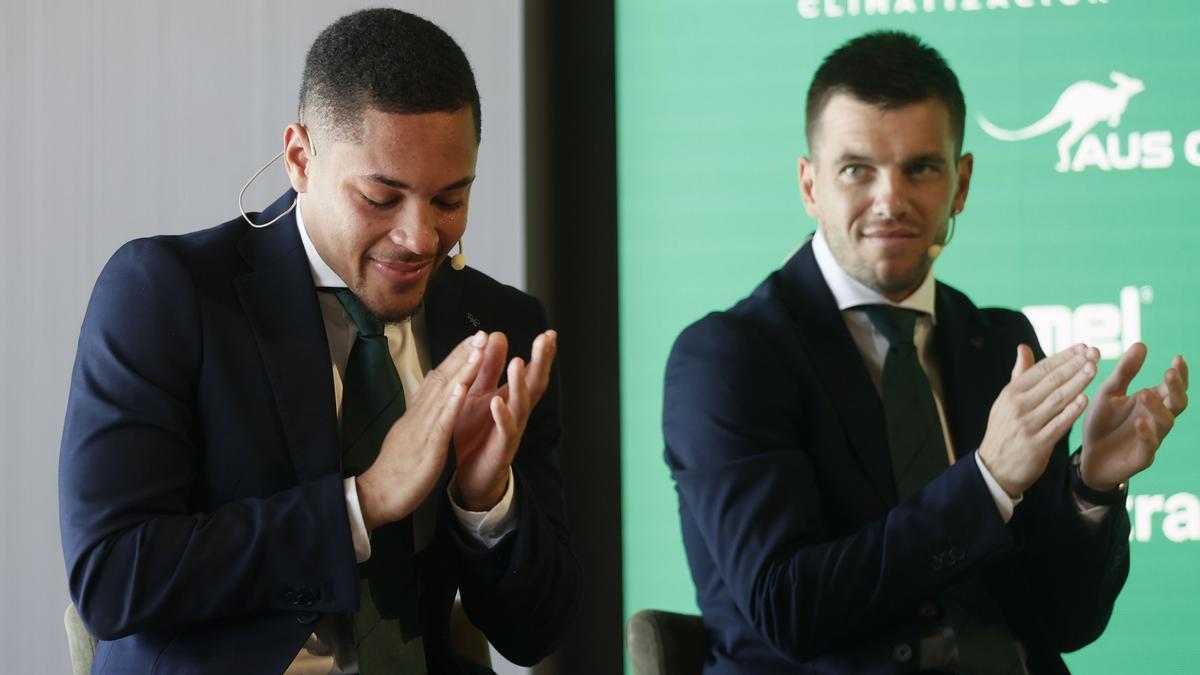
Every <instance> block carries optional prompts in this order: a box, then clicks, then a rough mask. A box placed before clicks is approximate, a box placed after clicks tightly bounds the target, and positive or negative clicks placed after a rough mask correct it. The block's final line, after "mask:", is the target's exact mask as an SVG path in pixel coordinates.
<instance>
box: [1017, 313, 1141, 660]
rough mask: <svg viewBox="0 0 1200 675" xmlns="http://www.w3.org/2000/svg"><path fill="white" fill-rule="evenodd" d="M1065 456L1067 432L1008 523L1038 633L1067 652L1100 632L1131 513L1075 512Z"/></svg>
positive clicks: (1122, 561) (1125, 556) (1027, 339)
mask: <svg viewBox="0 0 1200 675" xmlns="http://www.w3.org/2000/svg"><path fill="white" fill-rule="evenodd" d="M1014 314H1015V313H1014ZM1015 316H1016V317H1017V318H1016V321H1018V322H1019V324H1020V325H1019V329H1020V332H1021V333H1022V334H1023V335H1024V337H1023V338H1022V340H1021V341H1022V342H1024V343H1026V344H1029V345H1032V346H1033V349H1034V352H1035V356H1036V357H1037V359H1038V360H1041V359H1042V358H1044V356H1045V355H1044V354H1043V353H1042V350H1041V348H1040V347H1039V346H1038V341H1037V335H1036V334H1035V333H1034V331H1033V327H1032V326H1031V325H1030V324H1029V321H1028V319H1026V318H1025V317H1024V316H1023V315H1020V314H1016V315H1015ZM1069 453H1070V446H1069V445H1068V440H1067V437H1066V436H1064V437H1063V438H1062V440H1060V441H1059V443H1058V445H1057V447H1056V448H1055V450H1054V454H1053V456H1052V457H1051V461H1050V463H1049V465H1048V466H1047V468H1046V471H1045V473H1044V474H1042V477H1041V478H1040V479H1039V480H1038V482H1037V483H1036V484H1035V485H1034V487H1033V488H1032V489H1031V490H1030V491H1029V492H1027V493H1026V495H1025V500H1024V501H1023V502H1022V503H1021V504H1020V505H1019V506H1018V507H1017V509H1016V512H1015V515H1014V517H1013V522H1012V528H1013V531H1014V534H1015V536H1016V537H1017V543H1018V550H1019V551H1021V555H1020V558H1019V570H1017V571H1018V573H1019V574H1021V575H1023V576H1024V577H1025V579H1026V580H1027V581H1028V585H1029V587H1030V588H1031V589H1032V592H1033V593H1034V595H1035V597H1031V598H1029V599H1028V603H1029V604H1028V606H1032V607H1038V608H1039V612H1038V616H1037V618H1036V620H1037V621H1038V622H1039V624H1040V625H1039V629H1040V633H1041V634H1042V635H1044V636H1046V637H1048V638H1049V639H1050V640H1051V643H1052V646H1053V647H1054V648H1055V649H1057V650H1058V651H1064V652H1066V651H1074V650H1076V649H1079V648H1081V647H1083V646H1084V645H1087V644H1088V643H1090V642H1092V641H1093V640H1095V639H1096V638H1098V637H1099V636H1100V634H1101V633H1102V632H1103V631H1104V628H1105V626H1107V625H1108V620H1109V618H1110V617H1111V615H1112V609H1113V604H1114V602H1115V601H1116V598H1117V594H1118V593H1120V591H1121V588H1122V587H1123V586H1124V584H1125V579H1126V577H1127V576H1128V574H1129V514H1128V512H1127V511H1126V510H1125V509H1123V508H1121V507H1119V506H1113V507H1111V508H1110V509H1109V510H1108V513H1107V514H1105V517H1104V519H1103V520H1102V521H1100V523H1099V525H1096V524H1094V523H1089V522H1087V521H1086V520H1085V519H1084V518H1083V517H1082V516H1081V515H1080V512H1079V507H1078V505H1077V504H1076V503H1075V499H1074V497H1073V493H1072V491H1071V487H1070V481H1069V475H1068V471H1069V470H1070V467H1069Z"/></svg>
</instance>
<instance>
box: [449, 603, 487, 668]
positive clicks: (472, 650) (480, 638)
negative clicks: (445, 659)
mask: <svg viewBox="0 0 1200 675" xmlns="http://www.w3.org/2000/svg"><path fill="white" fill-rule="evenodd" d="M450 644H451V645H453V646H454V652H455V653H456V654H458V655H459V656H461V657H463V658H465V659H469V660H471V661H474V662H475V663H478V664H479V665H481V666H487V667H488V668H491V667H492V652H491V650H490V649H488V641H487V637H486V636H484V634H483V632H482V631H480V630H479V629H478V628H476V627H475V625H474V624H472V623H471V620H470V619H468V618H467V612H466V611H465V610H464V609H463V606H462V600H459V599H457V598H455V600H454V608H453V609H451V610H450Z"/></svg>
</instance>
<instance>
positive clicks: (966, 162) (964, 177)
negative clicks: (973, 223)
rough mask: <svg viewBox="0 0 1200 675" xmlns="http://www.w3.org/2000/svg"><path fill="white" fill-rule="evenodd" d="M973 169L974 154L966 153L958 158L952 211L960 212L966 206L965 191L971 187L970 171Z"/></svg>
mask: <svg viewBox="0 0 1200 675" xmlns="http://www.w3.org/2000/svg"><path fill="white" fill-rule="evenodd" d="M974 170H975V156H974V155H972V154H971V153H969V152H968V153H967V154H965V155H963V156H962V157H959V158H958V181H957V183H956V184H955V186H954V201H953V204H952V205H951V211H952V212H953V213H956V214H958V213H962V212H963V209H964V208H966V206H967V192H969V191H970V189H971V172H972V171H974Z"/></svg>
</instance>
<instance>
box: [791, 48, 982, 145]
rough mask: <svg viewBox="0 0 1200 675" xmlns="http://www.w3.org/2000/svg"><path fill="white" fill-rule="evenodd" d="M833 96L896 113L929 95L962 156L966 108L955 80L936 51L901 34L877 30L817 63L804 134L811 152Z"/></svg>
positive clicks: (806, 108)
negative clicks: (943, 111) (946, 116)
mask: <svg viewBox="0 0 1200 675" xmlns="http://www.w3.org/2000/svg"><path fill="white" fill-rule="evenodd" d="M836 94H849V95H851V96H853V97H854V98H856V99H858V100H860V101H862V102H863V103H867V104H870V105H874V106H878V107H880V108H883V109H884V110H894V109H896V108H902V107H904V106H907V105H911V104H913V103H919V102H921V101H924V100H926V99H929V98H930V97H934V98H937V99H938V100H940V101H941V102H942V103H944V104H945V105H946V108H947V110H949V111H950V125H951V131H952V132H953V133H954V139H955V142H956V144H957V153H958V154H960V155H961V154H962V147H963V125H964V121H965V119H966V116H967V104H966V102H965V101H963V94H962V89H960V88H959V86H958V77H956V76H955V75H954V71H952V70H950V66H949V65H947V63H946V60H945V59H944V58H942V55H941V54H939V53H938V52H937V50H936V49H934V48H933V47H930V46H929V45H927V44H925V43H924V42H921V40H920V38H918V37H916V36H915V35H910V34H908V33H902V32H899V31H876V32H873V33H867V34H866V35H861V36H859V37H856V38H854V39H853V40H850V41H849V42H847V43H845V44H843V45H842V46H841V47H838V48H837V49H835V50H834V51H833V53H831V54H830V55H829V56H827V57H825V60H824V61H823V62H822V63H821V67H820V68H818V69H817V73H816V75H813V81H812V84H811V85H809V87H808V102H807V104H806V105H805V116H806V118H807V123H806V126H805V134H806V135H807V137H808V147H809V150H810V151H812V148H813V140H814V138H815V137H816V134H817V131H818V127H819V124H820V121H821V114H822V113H823V112H824V110H825V106H826V105H827V104H828V103H829V100H830V99H831V98H833V96H834V95H836Z"/></svg>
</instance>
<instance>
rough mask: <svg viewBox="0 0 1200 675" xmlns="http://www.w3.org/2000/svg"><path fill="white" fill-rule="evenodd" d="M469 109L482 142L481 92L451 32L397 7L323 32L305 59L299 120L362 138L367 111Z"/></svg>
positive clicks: (358, 15) (366, 11) (342, 137)
mask: <svg viewBox="0 0 1200 675" xmlns="http://www.w3.org/2000/svg"><path fill="white" fill-rule="evenodd" d="M465 105H470V106H471V112H472V114H473V115H474V116H475V140H476V142H478V141H479V140H480V138H481V131H482V122H481V120H480V109H479V90H478V89H477V88H476V86H475V74H474V73H473V72H472V71H471V64H470V63H469V62H467V56H466V54H464V53H463V50H462V48H461V47H459V46H458V43H456V42H455V41H454V39H453V38H451V37H450V36H449V35H447V34H446V31H444V30H442V29H441V28H439V27H437V26H436V25H434V24H433V23H431V22H429V21H427V20H425V19H422V18H421V17H419V16H416V15H414V14H409V13H408V12H404V11H401V10H398V9H391V8H379V9H364V10H362V11H359V12H355V13H353V14H348V15H346V16H343V17H342V18H340V19H338V20H337V21H335V22H334V23H333V24H331V25H330V26H329V27H328V28H326V29H325V30H323V31H321V34H320V35H318V36H317V39H316V40H315V41H314V42H313V44H312V47H310V48H309V50H308V56H307V57H306V58H305V60H304V77H303V79H302V81H301V83H300V110H299V114H300V121H301V122H302V123H304V124H305V125H310V126H311V125H313V124H316V125H317V126H318V127H320V129H321V131H324V132H326V133H329V134H332V136H333V137H334V138H337V139H339V140H358V139H359V138H360V133H361V128H360V125H361V122H362V116H363V111H364V110H365V109H366V108H368V107H370V108H375V109H377V110H382V111H384V112H391V113H404V114H421V113H431V112H454V111H456V110H459V109H461V108H462V107H463V106H465Z"/></svg>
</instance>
